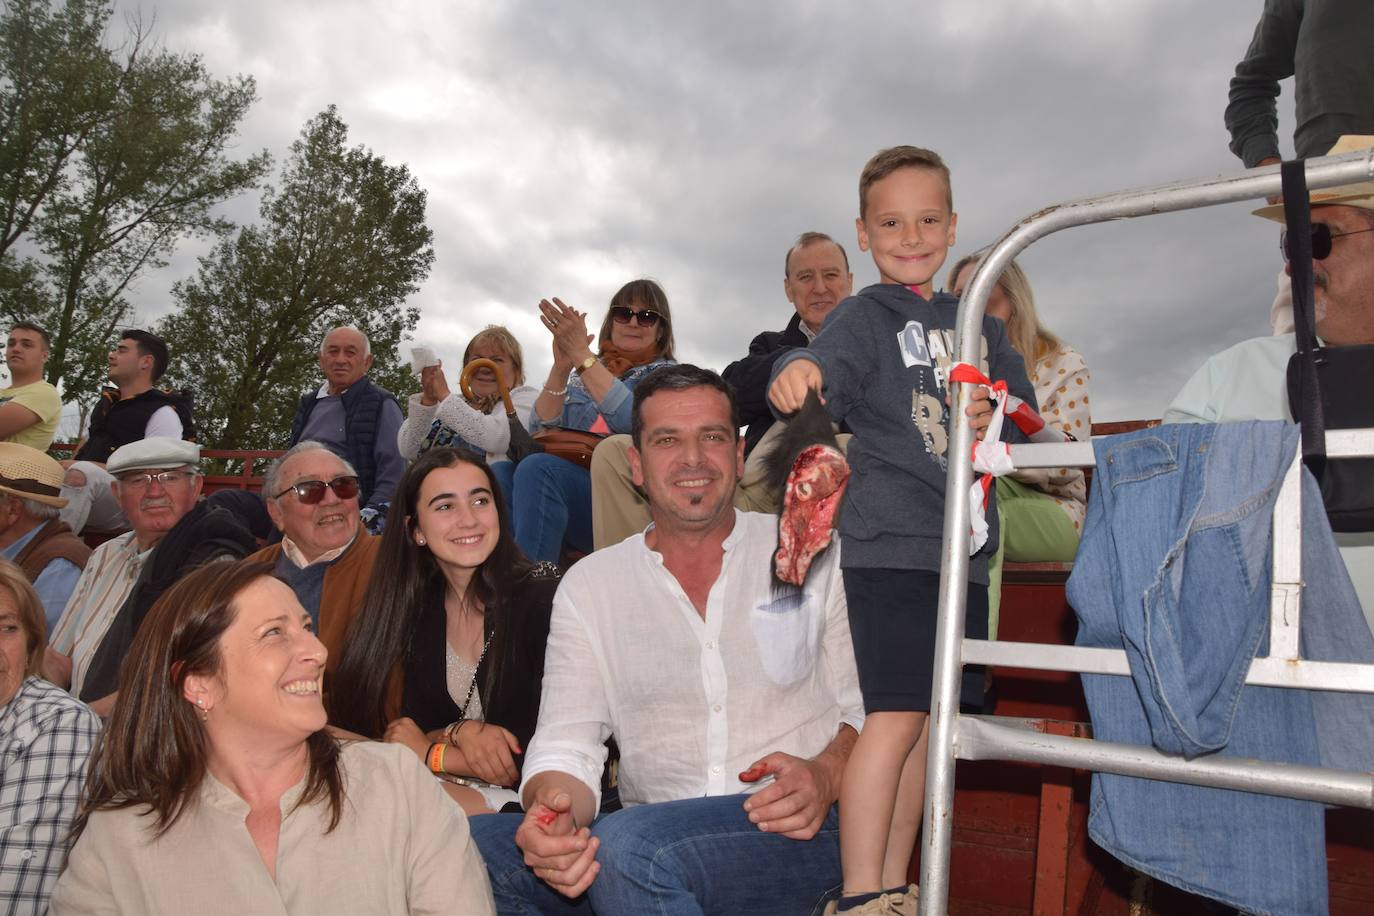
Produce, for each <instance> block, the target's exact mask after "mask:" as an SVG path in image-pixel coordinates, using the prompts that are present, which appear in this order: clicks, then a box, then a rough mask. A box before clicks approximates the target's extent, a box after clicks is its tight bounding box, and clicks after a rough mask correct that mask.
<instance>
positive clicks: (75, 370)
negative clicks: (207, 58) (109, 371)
mask: <svg viewBox="0 0 1374 916" xmlns="http://www.w3.org/2000/svg"><path fill="white" fill-rule="evenodd" d="M255 97H256V93H255V89H254V85H253V80H252V79H251V78H250V77H235V78H234V79H231V80H229V81H220V80H216V79H213V78H211V77H210V75H209V74H208V73H207V72H206V69H205V66H204V64H203V63H202V62H201V60H200V58H199V57H197V56H195V55H181V54H172V53H169V52H165V51H163V52H157V53H155V54H150V55H144V54H142V53H141V51H139V50H138V49H135V51H134V52H133V53H131V55H130V56H129V58H128V59H127V60H126V62H125V65H124V68H123V71H122V73H121V76H120V81H119V91H118V93H117V96H116V102H115V110H114V112H113V116H112V117H110V118H109V119H108V120H107V121H105V122H103V123H101V124H100V125H98V126H97V127H96V128H95V129H94V130H93V131H91V133H90V134H89V135H88V136H87V137H86V139H85V140H84V141H83V143H82V146H81V151H80V156H79V157H78V158H77V160H76V161H75V165H74V167H73V169H72V171H73V173H74V174H73V177H72V179H71V181H70V185H69V187H67V188H64V189H61V190H58V191H55V192H54V193H53V194H52V195H51V196H50V197H49V199H48V202H47V204H46V206H45V207H44V209H43V212H42V214H41V215H40V217H39V219H38V221H37V225H36V228H35V230H34V235H35V237H36V239H37V242H38V245H39V247H40V249H41V250H42V252H43V255H44V272H45V274H46V276H47V279H48V282H49V283H50V284H51V286H52V288H53V291H54V298H55V299H56V305H57V308H56V312H55V313H54V314H50V315H49V316H47V324H46V327H47V328H48V330H49V332H50V333H51V334H52V335H53V347H52V356H51V357H50V358H49V360H48V378H49V379H50V380H53V381H55V380H56V379H58V378H61V379H63V381H64V384H65V390H66V393H67V396H68V398H71V397H73V396H81V395H86V394H89V393H91V392H94V391H95V390H96V388H97V387H98V386H99V383H100V380H101V378H103V376H104V365H105V359H104V356H105V353H106V352H107V351H108V349H109V347H110V342H111V337H112V335H113V333H114V331H115V329H116V328H118V327H119V326H120V325H123V324H125V323H127V322H128V321H129V319H130V317H131V314H132V308H131V307H130V304H129V302H128V300H127V299H126V297H125V294H126V292H127V290H128V289H129V286H130V284H132V283H133V282H134V281H135V280H136V279H138V277H139V276H140V275H142V274H143V273H144V272H146V271H147V270H149V269H151V268H156V267H162V266H164V265H165V264H166V258H167V255H168V254H169V253H170V252H171V251H172V250H173V248H174V247H175V246H176V244H177V243H178V242H180V241H181V240H182V239H185V238H188V237H196V236H201V237H204V236H207V235H224V234H226V233H228V232H229V231H231V230H232V228H233V226H232V224H231V223H229V222H228V221H227V220H225V219H224V218H223V217H221V216H218V215H217V214H216V212H215V208H216V207H217V205H219V204H220V203H222V202H224V201H226V200H228V199H229V198H232V197H234V196H236V195H238V194H240V193H242V192H243V191H245V190H247V189H250V188H252V187H255V186H256V184H257V182H258V181H259V180H260V179H261V178H262V176H263V175H265V174H266V172H267V170H268V168H269V167H270V165H271V159H270V157H269V156H268V154H267V153H266V152H265V151H264V152H261V153H258V154H257V155H255V156H251V157H249V158H248V159H245V160H242V161H236V160H233V159H230V158H229V157H228V156H226V155H225V150H226V149H227V148H228V147H229V146H230V145H231V144H232V142H233V141H234V139H235V137H236V135H237V133H238V126H239V123H240V122H241V121H242V120H243V117H244V115H245V114H246V113H247V111H248V108H249V106H250V105H251V104H252V103H253V101H254V99H255Z"/></svg>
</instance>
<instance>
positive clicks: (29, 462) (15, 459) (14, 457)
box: [0, 442, 91, 631]
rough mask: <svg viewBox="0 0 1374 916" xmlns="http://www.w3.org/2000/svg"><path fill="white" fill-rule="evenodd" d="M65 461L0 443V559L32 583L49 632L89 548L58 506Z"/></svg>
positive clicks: (60, 612)
mask: <svg viewBox="0 0 1374 916" xmlns="http://www.w3.org/2000/svg"><path fill="white" fill-rule="evenodd" d="M63 473H64V471H63V470H62V465H60V464H58V463H57V462H56V461H54V460H53V459H52V458H49V457H48V456H47V455H46V454H44V453H43V452H40V451H38V450H37V449H34V448H29V447H28V446H27V445H20V444H19V443H17V442H0V557H3V558H4V559H6V560H10V561H12V562H13V563H14V564H15V565H16V566H18V567H19V568H20V569H21V570H23V571H24V575H25V576H26V577H27V578H28V580H29V581H30V582H32V583H33V588H34V591H36V592H38V599H39V600H40V601H41V602H42V603H43V613H44V616H45V617H46V618H47V627H48V630H49V631H51V630H52V628H53V627H54V626H55V625H56V624H57V619H58V618H59V617H61V616H62V609H63V608H65V607H66V606H67V601H68V599H70V598H71V595H72V590H73V589H75V588H76V583H77V580H78V579H80V578H81V571H82V570H83V569H85V568H86V560H87V559H89V558H90V555H91V548H89V547H87V546H86V544H85V542H84V541H82V540H81V539H80V538H79V537H77V536H76V535H74V534H72V530H71V529H70V528H68V527H67V526H66V525H65V524H63V522H62V521H61V519H59V518H58V517H57V513H58V510H60V509H62V508H63V507H64V506H66V505H67V501H66V500H65V499H63V498H62V495H61V492H62V475H63Z"/></svg>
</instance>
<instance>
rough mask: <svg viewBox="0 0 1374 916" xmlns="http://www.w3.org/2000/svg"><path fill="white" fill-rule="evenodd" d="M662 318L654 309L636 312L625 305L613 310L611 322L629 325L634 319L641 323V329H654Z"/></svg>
mask: <svg viewBox="0 0 1374 916" xmlns="http://www.w3.org/2000/svg"><path fill="white" fill-rule="evenodd" d="M662 317H663V316H662V315H660V314H659V313H658V312H655V311H654V310H653V309H640V310H639V311H637V312H636V311H635V310H634V309H630V308H626V307H625V306H623V305H617V306H616V307H615V308H613V309H611V320H612V321H614V322H615V323H616V324H629V323H630V319H631V318H633V319H634V320H635V321H638V322H639V326H640V327H641V328H651V327H653V326H654V325H656V324H658V320H659V319H660V318H662Z"/></svg>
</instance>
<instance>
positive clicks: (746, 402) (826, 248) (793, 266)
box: [721, 232, 854, 479]
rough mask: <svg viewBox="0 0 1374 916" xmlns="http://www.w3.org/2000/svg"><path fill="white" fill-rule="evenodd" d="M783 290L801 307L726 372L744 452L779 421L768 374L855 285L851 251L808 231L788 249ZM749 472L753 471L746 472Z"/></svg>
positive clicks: (758, 339)
mask: <svg viewBox="0 0 1374 916" xmlns="http://www.w3.org/2000/svg"><path fill="white" fill-rule="evenodd" d="M785 270H786V273H784V274H783V278H782V290H783V292H784V293H786V294H787V301H788V302H790V303H792V307H793V308H794V309H796V310H797V313H796V314H795V315H793V316H792V320H791V321H789V322H787V327H785V328H783V329H782V330H781V331H764V332H763V333H762V334H760V335H759V336H757V337H755V338H754V339H753V341H751V342H750V344H749V355H748V356H746V357H744V359H739V360H735V361H734V362H733V363H731V364H730V365H729V366H727V367H726V369H725V371H724V372H722V373H721V377H722V378H724V379H725V381H727V382H729V383H730V387H732V388H734V389H735V398H736V400H738V402H739V413H740V419H741V420H743V421H744V423H745V425H746V426H747V427H748V429H747V430H746V432H745V434H744V456H745V458H748V457H749V455H750V454H751V453H752V452H753V451H754V449H755V448H756V447H757V446H758V444H759V440H760V439H762V438H763V434H764V433H766V432H768V430H769V428H770V427H771V426H772V425H773V412H772V411H771V410H769V409H768V379H769V377H770V376H771V375H772V373H773V363H774V362H776V361H777V359H778V357H780V356H782V355H783V354H784V353H786V352H787V351H789V350H793V349H796V348H797V347H805V346H807V345H809V344H810V343H811V341H812V340H814V339H815V337H816V334H817V333H818V332H819V331H820V329H821V325H822V324H823V323H824V322H825V318H826V316H827V315H829V314H830V313H831V311H832V310H834V308H835V306H837V305H839V304H840V302H841V300H843V299H845V298H847V297H848V296H849V294H850V293H851V292H852V291H853V289H854V275H853V274H852V273H850V272H849V257H848V255H846V254H845V253H844V249H843V248H841V247H840V244H839V243H838V242H836V241H835V240H834V239H832V238H831V237H830V236H828V235H825V234H824V233H821V232H803V233H802V234H801V235H800V236H798V237H797V242H796V244H795V245H793V246H792V247H791V248H789V249H788V250H787V260H786V262H785ZM745 478H746V479H747V478H748V472H747V471H746V473H745Z"/></svg>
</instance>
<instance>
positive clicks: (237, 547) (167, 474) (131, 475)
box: [48, 436, 256, 715]
mask: <svg viewBox="0 0 1374 916" xmlns="http://www.w3.org/2000/svg"><path fill="white" fill-rule="evenodd" d="M106 468H107V470H108V471H109V472H110V474H111V475H112V476H113V477H114V483H113V484H112V485H111V486H112V489H113V492H114V495H115V498H116V499H118V500H119V504H120V507H121V508H122V509H123V510H124V514H125V515H126V516H127V517H128V519H129V522H130V524H131V525H132V527H133V530H132V531H130V532H128V533H127V534H122V535H120V536H119V537H117V538H114V539H113V540H110V541H107V542H106V543H104V544H101V545H100V546H99V547H98V548H96V550H95V552H94V553H93V554H91V559H90V561H89V562H88V563H87V564H86V571H85V572H84V573H83V574H82V576H81V581H80V582H78V583H77V586H76V591H75V592H73V593H72V598H71V601H69V602H68V603H67V608H66V610H64V611H63V612H62V619H61V621H59V623H58V625H57V629H56V630H54V631H53V634H52V642H51V645H50V647H49V651H48V675H49V676H50V677H51V678H52V679H53V680H54V681H55V682H56V683H59V684H63V685H67V684H70V686H71V691H72V693H73V694H74V695H76V696H77V697H79V698H80V699H82V700H84V701H85V702H87V703H89V704H90V706H91V708H92V709H94V710H95V711H96V712H98V713H100V714H101V715H108V714H109V711H110V707H111V706H112V705H113V702H114V696H113V695H114V692H115V689H116V687H117V682H118V674H119V662H120V660H121V659H122V658H123V657H124V654H125V652H127V651H128V648H129V646H130V645H131V644H132V643H133V639H134V634H135V633H136V632H137V631H138V626H139V624H140V623H142V622H143V618H144V616H146V615H147V613H148V611H149V609H150V608H152V606H153V602H154V601H156V600H157V598H158V596H159V595H161V594H162V593H163V592H164V591H166V590H167V589H168V588H170V587H171V586H172V585H173V584H174V583H176V581H177V580H178V579H180V578H181V577H182V576H184V575H186V573H188V572H190V571H191V570H193V569H195V568H196V567H198V566H200V565H202V564H204V563H208V562H211V561H213V560H221V559H239V558H241V557H245V556H247V555H248V553H249V552H250V551H251V550H252V549H253V548H254V547H255V546H256V544H255V541H254V540H253V536H252V535H251V534H249V533H248V531H247V529H245V528H244V527H243V525H242V524H241V523H240V522H239V521H238V519H237V518H236V517H235V516H234V515H233V514H232V513H230V512H229V511H227V510H225V509H223V508H220V507H218V506H215V505H213V504H210V503H206V502H203V501H201V500H200V491H201V485H202V480H201V476H200V447H199V446H197V445H196V444H195V443H193V442H186V441H184V440H182V439H172V438H170V437H163V436H155V437H151V438H148V439H140V440H138V441H136V442H131V443H129V444H128V445H124V446H121V447H120V448H118V449H116V450H115V452H114V454H112V455H111V456H110V460H109V462H108V463H107V464H106Z"/></svg>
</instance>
